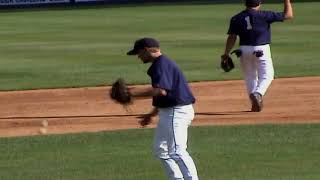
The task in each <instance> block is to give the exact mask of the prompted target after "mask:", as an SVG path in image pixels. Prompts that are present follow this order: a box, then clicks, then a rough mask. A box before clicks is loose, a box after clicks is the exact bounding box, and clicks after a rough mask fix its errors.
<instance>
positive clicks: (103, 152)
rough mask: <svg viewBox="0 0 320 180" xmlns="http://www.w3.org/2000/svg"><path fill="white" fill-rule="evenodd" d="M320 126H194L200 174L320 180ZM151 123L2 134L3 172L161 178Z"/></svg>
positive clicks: (224, 179)
mask: <svg viewBox="0 0 320 180" xmlns="http://www.w3.org/2000/svg"><path fill="white" fill-rule="evenodd" d="M319 131H320V125H319V124H314V125H307V124H306V125H256V126H211V127H191V128H190V134H189V152H190V153H191V155H192V157H193V158H194V160H195V163H196V165H197V167H198V171H199V176H200V179H202V180H213V179H219V180H230V179H237V180H238V179H245V180H257V179H259V180H273V179H274V180H279V179H281V180H293V179H299V180H318V179H320V172H319V166H320V164H319V162H320V161H319V157H320V154H319V149H320V136H319ZM152 136H153V130H152V129H140V130H125V131H118V132H100V133H83V134H71V135H51V136H34V137H20V138H0V147H1V148H0V161H1V165H0V174H1V177H0V179H6V180H7V179H10V180H25V179H33V180H37V179H39V180H40V179H41V180H51V179H52V180H56V179H60V180H88V179H92V180H93V179H94V180H100V179H101V180H102V179H108V180H150V179H152V180H163V179H166V177H165V176H164V171H163V170H162V167H161V164H160V161H158V160H157V159H156V158H154V157H153V155H152V152H151V144H152Z"/></svg>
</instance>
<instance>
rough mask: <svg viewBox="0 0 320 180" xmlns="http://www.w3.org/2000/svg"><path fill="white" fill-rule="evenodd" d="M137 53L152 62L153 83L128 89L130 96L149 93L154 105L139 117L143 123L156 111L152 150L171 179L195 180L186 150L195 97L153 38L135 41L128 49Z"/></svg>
mask: <svg viewBox="0 0 320 180" xmlns="http://www.w3.org/2000/svg"><path fill="white" fill-rule="evenodd" d="M127 54H128V55H137V56H138V57H139V58H140V59H141V61H143V62H144V63H148V62H150V63H152V64H151V66H150V68H149V69H148V75H149V76H150V78H151V84H152V87H151V88H149V89H145V90H134V89H132V90H131V95H132V96H133V97H152V98H153V101H152V105H153V106H154V109H153V110H152V111H151V112H150V113H149V114H146V115H145V116H143V117H142V120H141V121H140V124H141V125H142V126H145V125H147V124H149V123H150V122H151V118H152V117H153V116H155V115H157V114H159V122H158V126H157V128H156V132H155V137H154V148H153V149H154V153H155V155H156V156H157V157H158V158H159V159H160V160H161V162H162V164H163V166H164V168H165V171H166V173H167V176H168V177H169V179H170V180H173V179H175V180H178V179H179V180H182V179H184V180H198V174H197V169H196V166H195V164H194V162H193V160H192V158H191V156H190V155H189V153H188V152H187V140H188V127H189V126H190V124H191V122H192V120H193V118H194V110H193V103H194V102H195V98H194V96H193V95H192V92H191V89H190V88H189V86H188V83H187V81H186V79H185V77H184V75H183V73H182V72H181V70H180V68H179V67H178V66H177V64H176V63H175V62H174V61H172V60H171V59H170V58H169V57H167V56H165V55H163V54H162V53H161V51H160V47H159V43H158V41H157V40H155V39H153V38H142V39H139V40H137V41H136V42H135V44H134V48H133V49H132V50H131V51H129V52H128V53H127Z"/></svg>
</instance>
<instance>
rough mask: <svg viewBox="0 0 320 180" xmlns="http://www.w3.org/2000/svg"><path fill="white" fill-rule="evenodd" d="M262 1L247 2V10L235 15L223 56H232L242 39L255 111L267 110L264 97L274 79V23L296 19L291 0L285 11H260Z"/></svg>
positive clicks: (242, 61)
mask: <svg viewBox="0 0 320 180" xmlns="http://www.w3.org/2000/svg"><path fill="white" fill-rule="evenodd" d="M261 1H262V0H246V1H245V5H246V9H245V10H243V11H242V12H240V13H238V14H236V15H235V16H233V17H232V18H231V20H230V26H229V30H228V38H227V41H226V47H225V51H224V54H223V55H222V56H224V57H228V56H229V54H230V51H231V50H232V48H233V47H234V45H235V42H236V40H237V36H239V37H240V42H239V44H240V48H239V50H238V51H237V53H236V54H237V56H239V57H240V65H241V70H242V72H243V75H244V80H245V83H246V87H247V93H248V95H249V98H250V100H251V103H252V106H251V111H253V112H260V111H261V110H262V107H263V101H262V97H263V96H264V95H265V93H266V91H267V89H268V87H269V86H270V85H271V82H272V80H273V79H274V69H273V64H272V58H271V51H270V45H269V44H270V43H271V30H270V26H271V23H273V22H279V21H284V20H288V19H292V18H293V10H292V5H291V2H290V0H284V10H283V12H273V11H262V10H260V7H261Z"/></svg>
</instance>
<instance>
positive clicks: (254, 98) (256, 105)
mask: <svg viewBox="0 0 320 180" xmlns="http://www.w3.org/2000/svg"><path fill="white" fill-rule="evenodd" d="M250 100H251V104H252V107H251V111H252V112H260V111H261V110H262V107H263V102H262V95H261V94H260V93H257V92H255V93H252V94H250Z"/></svg>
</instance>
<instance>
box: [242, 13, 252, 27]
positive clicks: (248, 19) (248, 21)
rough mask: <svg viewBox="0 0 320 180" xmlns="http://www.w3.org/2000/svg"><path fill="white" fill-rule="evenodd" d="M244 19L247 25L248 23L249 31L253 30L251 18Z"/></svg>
mask: <svg viewBox="0 0 320 180" xmlns="http://www.w3.org/2000/svg"><path fill="white" fill-rule="evenodd" d="M244 19H245V20H246V23H247V30H250V29H252V25H251V22H250V17H249V16H247V17H245V18H244Z"/></svg>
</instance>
